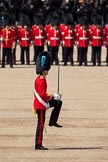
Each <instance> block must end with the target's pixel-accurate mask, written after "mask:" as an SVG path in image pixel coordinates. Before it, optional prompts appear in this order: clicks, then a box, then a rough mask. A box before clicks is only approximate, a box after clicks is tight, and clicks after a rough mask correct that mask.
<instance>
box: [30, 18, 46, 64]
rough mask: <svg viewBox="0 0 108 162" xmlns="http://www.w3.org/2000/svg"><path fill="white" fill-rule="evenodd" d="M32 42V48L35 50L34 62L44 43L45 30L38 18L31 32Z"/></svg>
mask: <svg viewBox="0 0 108 162" xmlns="http://www.w3.org/2000/svg"><path fill="white" fill-rule="evenodd" d="M32 35H33V43H34V50H35V58H34V59H35V63H36V59H37V56H38V54H39V53H40V52H42V51H44V45H45V30H44V25H43V22H42V21H41V20H40V21H38V23H37V27H36V28H35V29H34V32H33V34H32Z"/></svg>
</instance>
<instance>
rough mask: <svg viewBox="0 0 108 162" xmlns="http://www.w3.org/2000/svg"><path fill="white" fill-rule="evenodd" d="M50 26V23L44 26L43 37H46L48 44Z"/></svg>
mask: <svg viewBox="0 0 108 162" xmlns="http://www.w3.org/2000/svg"><path fill="white" fill-rule="evenodd" d="M51 28H52V26H51V25H50V24H48V25H46V26H45V37H46V41H47V42H48V44H49V39H50V38H49V31H50V29H51Z"/></svg>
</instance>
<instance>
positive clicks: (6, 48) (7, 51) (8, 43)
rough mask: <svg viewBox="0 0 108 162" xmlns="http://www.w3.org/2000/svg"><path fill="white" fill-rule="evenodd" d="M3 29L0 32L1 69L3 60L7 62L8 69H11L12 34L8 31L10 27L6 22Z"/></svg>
mask: <svg viewBox="0 0 108 162" xmlns="http://www.w3.org/2000/svg"><path fill="white" fill-rule="evenodd" d="M6 23H7V24H6V26H5V28H3V29H2V30H1V38H2V68H5V58H6V56H7V59H8V61H9V64H10V67H11V68H13V63H12V53H11V52H12V45H13V34H12V31H11V29H10V25H9V24H8V22H6Z"/></svg>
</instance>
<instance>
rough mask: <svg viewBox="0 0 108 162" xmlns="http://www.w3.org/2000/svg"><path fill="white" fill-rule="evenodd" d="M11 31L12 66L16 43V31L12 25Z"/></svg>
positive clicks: (14, 61)
mask: <svg viewBox="0 0 108 162" xmlns="http://www.w3.org/2000/svg"><path fill="white" fill-rule="evenodd" d="M11 31H12V35H13V36H12V38H13V40H12V41H13V43H12V62H13V64H16V43H17V29H16V27H15V26H14V25H12V26H11Z"/></svg>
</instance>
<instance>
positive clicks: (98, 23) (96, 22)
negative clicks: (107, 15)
mask: <svg viewBox="0 0 108 162" xmlns="http://www.w3.org/2000/svg"><path fill="white" fill-rule="evenodd" d="M94 24H95V25H101V18H100V17H99V16H97V17H95V20H94Z"/></svg>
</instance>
